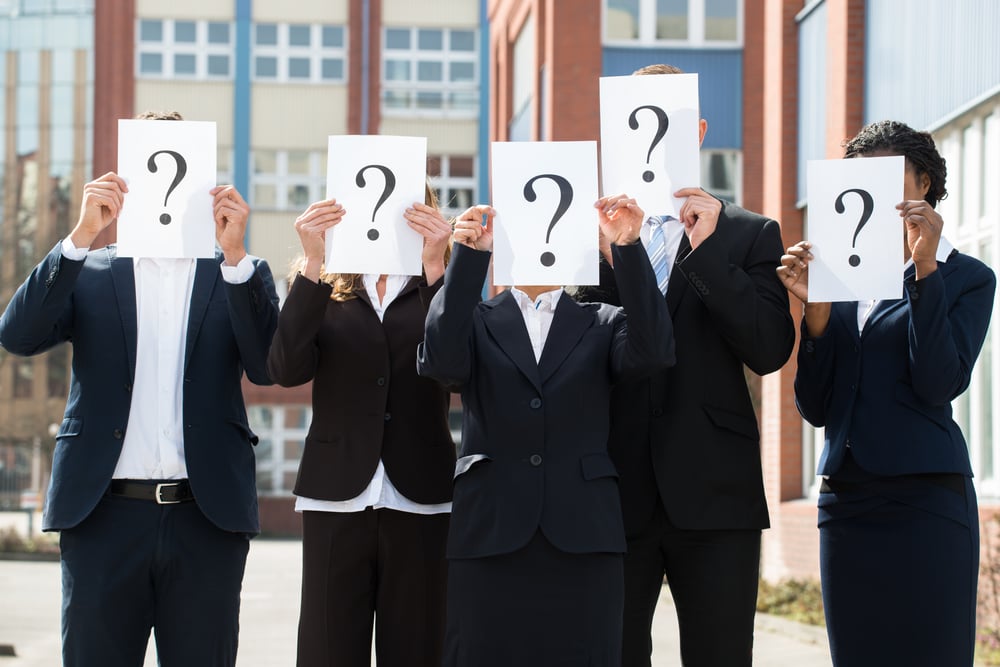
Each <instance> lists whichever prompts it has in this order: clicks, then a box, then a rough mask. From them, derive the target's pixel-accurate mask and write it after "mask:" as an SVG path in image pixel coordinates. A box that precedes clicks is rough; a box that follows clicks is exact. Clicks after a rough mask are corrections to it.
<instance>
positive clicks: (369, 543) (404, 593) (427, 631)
mask: <svg viewBox="0 0 1000 667" xmlns="http://www.w3.org/2000/svg"><path fill="white" fill-rule="evenodd" d="M449 517H450V515H449V514H430V515H422V514H410V513H408V512H397V511H395V510H389V509H378V510H372V509H370V508H369V509H367V510H365V511H363V512H311V511H307V512H303V513H302V527H303V531H302V532H303V540H302V607H301V611H300V614H299V638H298V657H297V663H296V664H297V665H298V667H331V666H333V665H336V666H338V667H341V666H343V667H369V666H370V665H371V650H372V625H373V621H374V627H375V656H376V661H377V663H378V665H379V667H438V666H439V665H440V664H441V654H442V649H443V644H444V619H445V595H446V590H445V587H446V578H447V565H446V561H445V557H444V548H445V541H446V540H447V538H448V519H449Z"/></svg>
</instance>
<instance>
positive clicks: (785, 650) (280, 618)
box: [0, 540, 831, 667]
mask: <svg viewBox="0 0 1000 667" xmlns="http://www.w3.org/2000/svg"><path fill="white" fill-rule="evenodd" d="M301 552H302V545H301V542H297V541H291V540H289V541H284V540H281V541H279V540H254V541H253V542H251V544H250V556H249V558H248V560H247V571H246V577H245V578H244V581H243V603H242V612H241V616H240V625H241V630H240V651H239V658H238V661H237V664H238V665H239V666H240V667H288V666H289V665H293V664H294V663H295V632H296V623H297V620H298V602H299V583H300V572H301ZM59 586H60V575H59V564H58V563H53V562H44V563H39V562H23V561H0V646H2V645H4V644H12V645H13V646H14V650H15V651H16V653H17V657H0V667H52V666H53V665H58V664H59V663H60V658H59V656H60V647H59V613H60V611H59V605H60V599H59V598H60V592H59ZM154 653H155V652H154V650H153V648H152V646H151V648H150V650H149V652H148V654H147V658H146V664H145V667H155V665H156V658H155V655H154ZM678 654H679V651H678V642H677V623H676V620H675V616H674V610H673V604H672V602H671V600H670V593H669V591H668V590H667V589H666V588H664V591H663V595H662V596H661V598H660V605H659V608H658V613H657V615H656V619H655V621H654V631H653V664H654V665H656V666H657V667H678V666H679V665H680V659H679V658H678ZM754 656H755V657H754V665H756V666H758V667H789V666H791V665H794V666H795V667H830V665H831V662H830V658H829V652H828V649H827V643H826V633H825V631H824V630H823V629H821V628H813V627H809V626H803V625H801V624H799V623H793V622H791V621H786V620H784V619H780V618H775V617H770V616H758V617H757V630H756V634H755V639H754ZM373 664H374V663H373ZM518 667H521V666H518Z"/></svg>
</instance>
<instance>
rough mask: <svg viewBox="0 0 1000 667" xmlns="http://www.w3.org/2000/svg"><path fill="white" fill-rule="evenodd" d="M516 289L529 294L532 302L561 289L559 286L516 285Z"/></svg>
mask: <svg viewBox="0 0 1000 667" xmlns="http://www.w3.org/2000/svg"><path fill="white" fill-rule="evenodd" d="M515 287H517V289H519V290H521V291H522V292H524V293H525V294H527V295H528V298H529V299H531V300H532V301H534V300H535V299H537V298H538V295H540V294H545V293H546V292H551V291H552V290H554V289H559V286H558V285H515Z"/></svg>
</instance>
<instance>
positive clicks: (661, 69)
mask: <svg viewBox="0 0 1000 667" xmlns="http://www.w3.org/2000/svg"><path fill="white" fill-rule="evenodd" d="M683 73H684V70H682V69H681V68H680V67H674V66H673V65H646V66H645V67H640V68H639V69H637V70H636V71H634V72H632V74H633V76H634V75H636V74H683Z"/></svg>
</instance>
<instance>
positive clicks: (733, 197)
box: [700, 150, 742, 204]
mask: <svg viewBox="0 0 1000 667" xmlns="http://www.w3.org/2000/svg"><path fill="white" fill-rule="evenodd" d="M700 158H701V186H702V187H703V188H705V189H706V190H708V191H709V192H711V193H712V194H713V195H716V196H718V197H721V198H723V199H726V200H728V201H731V202H733V203H734V204H739V203H740V199H741V190H740V185H741V183H740V179H741V176H742V170H741V168H740V152H739V151H710V150H704V151H701V154H700Z"/></svg>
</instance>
